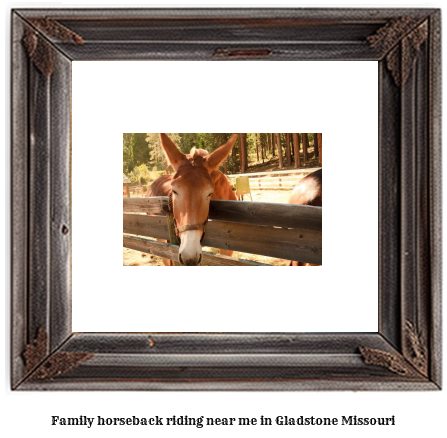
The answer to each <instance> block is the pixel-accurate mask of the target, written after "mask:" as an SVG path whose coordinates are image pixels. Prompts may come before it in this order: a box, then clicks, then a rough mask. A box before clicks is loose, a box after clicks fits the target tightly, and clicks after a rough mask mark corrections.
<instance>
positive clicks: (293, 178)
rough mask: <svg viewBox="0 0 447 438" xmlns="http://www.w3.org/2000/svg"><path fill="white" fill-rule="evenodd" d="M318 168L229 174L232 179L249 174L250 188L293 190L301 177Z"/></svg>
mask: <svg viewBox="0 0 447 438" xmlns="http://www.w3.org/2000/svg"><path fill="white" fill-rule="evenodd" d="M318 169H320V168H319V167H315V168H308V169H299V170H282V171H281V170H280V171H273V172H259V173H244V174H241V175H237V174H236V175H228V178H230V180H231V179H234V178H237V177H239V176H248V178H249V182H250V190H292V189H293V188H294V187H295V186H296V185H297V184H298V182H299V181H300V180H301V179H303V178H304V177H305V176H307V175H309V174H311V173H312V172H315V171H316V170H318Z"/></svg>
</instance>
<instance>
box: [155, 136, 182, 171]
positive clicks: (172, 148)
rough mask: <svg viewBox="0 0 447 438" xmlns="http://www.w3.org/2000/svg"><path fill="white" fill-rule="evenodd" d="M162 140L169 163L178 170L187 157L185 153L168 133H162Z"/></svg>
mask: <svg viewBox="0 0 447 438" xmlns="http://www.w3.org/2000/svg"><path fill="white" fill-rule="evenodd" d="M160 142H161V147H162V149H163V151H164V153H165V155H166V159H167V160H168V163H169V164H170V165H171V166H172V167H173V169H174V170H175V171H177V169H178V168H179V166H180V165H181V164H182V162H183V160H184V159H185V157H186V156H185V154H182V153H181V152H180V151H179V150H178V149H177V146H176V145H175V143H174V142H173V141H172V140H171V139H170V138H169V137H168V136H167V135H166V134H160Z"/></svg>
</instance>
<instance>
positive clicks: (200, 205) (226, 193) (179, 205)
mask: <svg viewBox="0 0 447 438" xmlns="http://www.w3.org/2000/svg"><path fill="white" fill-rule="evenodd" d="M237 138H238V134H233V135H232V136H231V138H230V139H229V140H228V141H227V143H225V144H224V145H222V146H220V147H219V148H217V149H216V150H215V151H214V152H211V153H210V154H209V153H208V152H207V151H205V150H203V149H196V148H192V149H191V151H190V153H189V154H183V153H182V152H180V151H179V150H178V149H177V146H176V145H175V144H174V142H173V141H172V140H171V139H170V138H169V137H168V136H167V135H166V134H160V141H161V146H162V149H163V151H164V153H165V155H166V158H167V161H168V163H169V164H170V165H171V166H172V167H173V169H174V170H175V175H163V176H161V177H160V178H158V179H157V180H155V181H154V182H153V183H152V185H151V186H150V187H149V188H148V191H147V193H146V197H149V196H171V194H172V209H173V214H174V219H175V222H176V227H177V233H178V237H179V240H180V247H179V256H178V258H179V262H180V264H181V265H183V266H188V265H189V266H197V265H200V262H201V260H202V246H201V244H200V242H201V240H202V238H203V235H204V232H205V225H206V222H207V220H208V213H209V207H210V200H211V199H225V200H231V201H236V196H235V194H234V193H233V190H232V189H231V186H230V183H229V182H228V179H227V178H226V176H225V175H224V174H223V173H222V172H221V171H220V170H218V167H219V165H220V164H221V163H222V162H223V161H224V160H225V159H226V158H227V156H228V155H229V153H230V152H231V150H232V149H233V146H234V143H235V142H236V139H237ZM220 253H221V254H224V255H228V256H231V255H232V254H233V251H229V250H220ZM163 263H164V264H165V265H170V261H168V260H165V259H163Z"/></svg>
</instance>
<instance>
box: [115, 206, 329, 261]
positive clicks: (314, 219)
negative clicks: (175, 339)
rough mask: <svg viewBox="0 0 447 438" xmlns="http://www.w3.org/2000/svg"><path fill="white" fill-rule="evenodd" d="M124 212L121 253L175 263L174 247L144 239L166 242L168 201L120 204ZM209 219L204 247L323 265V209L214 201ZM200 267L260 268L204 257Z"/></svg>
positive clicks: (218, 257) (176, 248) (218, 256)
mask: <svg viewBox="0 0 447 438" xmlns="http://www.w3.org/2000/svg"><path fill="white" fill-rule="evenodd" d="M123 210H124V214H123V233H124V234H123V246H124V247H126V248H130V249H134V250H137V251H142V252H145V253H149V254H153V255H156V256H159V257H163V258H167V259H170V260H174V261H177V260H178V246H177V245H171V244H166V243H162V242H157V241H155V240H150V239H147V237H152V238H157V239H165V240H169V229H168V222H167V218H166V213H167V211H168V198H167V197H153V198H123ZM142 213H145V214H142ZM147 213H150V215H147ZM209 218H210V220H209V222H208V225H207V228H206V234H205V238H204V240H203V242H202V244H203V246H208V247H212V248H222V249H228V250H233V251H240V252H245V253H251V254H260V255H264V256H269V257H277V258H281V259H286V260H297V261H301V262H308V263H314V264H321V263H322V208H321V207H311V206H304V205H289V204H274V203H264V202H239V201H219V200H212V201H211V204H210V215H209ZM202 265H238V266H252V265H260V263H255V262H249V261H246V260H238V259H236V258H232V257H226V256H221V255H214V254H211V253H204V255H203V258H202Z"/></svg>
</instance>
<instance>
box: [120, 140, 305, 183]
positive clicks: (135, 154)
mask: <svg viewBox="0 0 447 438" xmlns="http://www.w3.org/2000/svg"><path fill="white" fill-rule="evenodd" d="M168 135H169V137H170V138H171V140H172V141H173V142H174V143H175V144H176V145H177V147H178V148H179V149H180V150H181V151H182V152H183V153H185V154H188V153H189V151H190V150H191V149H192V148H193V147H196V148H200V149H205V150H207V151H208V152H213V151H214V150H215V149H217V148H218V147H219V146H221V145H223V144H224V143H225V142H226V141H228V139H229V138H230V136H231V134H228V133H170V134H169V133H168ZM268 135H270V134H264V133H261V134H255V133H247V134H246V143H247V157H248V163H247V164H248V165H250V164H251V165H253V164H254V162H256V161H257V153H256V147H257V144H258V151H259V161H261V159H262V158H261V157H262V153H261V145H264V149H263V152H264V160H266V161H267V160H269V159H270V158H271V157H272V151H269V150H268V138H267V136H268ZM285 135H286V134H280V138H281V144H282V147H283V154H285ZM274 136H275V153H274V155H275V156H277V145H276V141H277V137H276V134H274ZM300 137H301V138H302V135H301V136H300ZM308 137H309V145H313V144H314V138H313V137H314V134H308ZM291 147H293V146H292V145H291ZM239 151H240V145H239V140H238V141H237V142H236V145H235V147H234V151H233V152H232V153H231V154H230V155H229V157H228V158H227V160H226V162H225V165H226V170H227V173H228V174H231V173H237V172H239V171H240V156H239ZM283 156H284V155H283ZM167 170H168V166H167V162H166V158H165V156H164V153H163V150H162V148H161V144H160V138H159V135H158V133H157V134H135V133H134V134H123V172H124V173H125V174H126V175H127V176H128V177H129V179H130V180H131V181H132V182H138V183H139V184H146V183H147V184H149V183H150V182H152V181H153V180H155V179H156V178H157V177H158V176H160V175H162V174H164V173H165V172H166V171H167Z"/></svg>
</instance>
